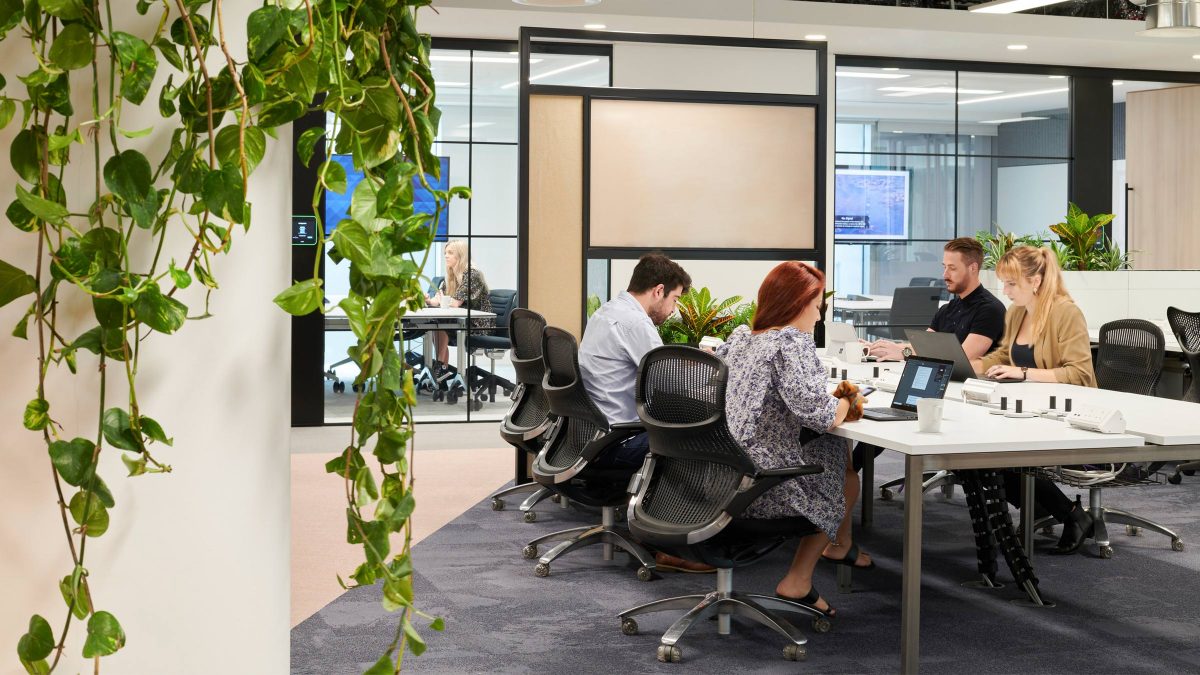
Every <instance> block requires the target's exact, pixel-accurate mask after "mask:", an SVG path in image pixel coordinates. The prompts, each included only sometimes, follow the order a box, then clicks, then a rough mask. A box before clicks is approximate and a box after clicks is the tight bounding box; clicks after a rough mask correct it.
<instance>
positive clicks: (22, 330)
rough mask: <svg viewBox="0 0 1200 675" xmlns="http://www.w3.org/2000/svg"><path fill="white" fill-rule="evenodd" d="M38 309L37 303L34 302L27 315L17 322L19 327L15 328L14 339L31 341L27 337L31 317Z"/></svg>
mask: <svg viewBox="0 0 1200 675" xmlns="http://www.w3.org/2000/svg"><path fill="white" fill-rule="evenodd" d="M36 309H37V302H33V303H32V304H30V305H29V309H27V310H25V315H24V316H22V317H21V320H20V321H18V322H17V325H16V326H14V327H13V331H12V336H13V337H15V338H21V339H22V340H27V339H29V338H28V336H27V333H28V331H29V317H31V316H33V312H34V311H35V310H36Z"/></svg>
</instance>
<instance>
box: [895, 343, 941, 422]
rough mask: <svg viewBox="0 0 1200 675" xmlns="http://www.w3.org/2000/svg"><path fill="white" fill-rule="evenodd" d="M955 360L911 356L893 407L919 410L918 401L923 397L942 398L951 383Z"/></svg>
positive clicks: (901, 377) (898, 387)
mask: <svg viewBox="0 0 1200 675" xmlns="http://www.w3.org/2000/svg"><path fill="white" fill-rule="evenodd" d="M952 372H954V362H953V361H947V360H946V359H934V358H930V357H928V356H915V355H914V356H910V357H908V361H906V362H905V363H904V372H903V373H901V374H900V384H898V385H896V395H895V396H893V397H892V407H893V408H897V409H899V410H907V411H909V412H916V411H917V401H919V400H921V399H923V398H942V397H944V396H945V395H946V387H947V386H949V385H950V374H951V373H952Z"/></svg>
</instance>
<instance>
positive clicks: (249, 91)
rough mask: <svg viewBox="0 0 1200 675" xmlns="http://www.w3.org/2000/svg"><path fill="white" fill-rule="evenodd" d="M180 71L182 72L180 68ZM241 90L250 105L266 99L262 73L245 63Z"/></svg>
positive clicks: (265, 85) (264, 81)
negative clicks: (243, 91)
mask: <svg viewBox="0 0 1200 675" xmlns="http://www.w3.org/2000/svg"><path fill="white" fill-rule="evenodd" d="M180 70H183V69H182V68H180ZM242 89H244V90H245V92H246V98H247V99H248V100H249V103H250V105H258V104H259V103H262V102H263V100H264V99H266V97H267V83H266V80H264V79H263V74H262V71H260V70H259V69H258V68H255V67H254V64H252V63H247V64H246V65H245V66H243V67H242Z"/></svg>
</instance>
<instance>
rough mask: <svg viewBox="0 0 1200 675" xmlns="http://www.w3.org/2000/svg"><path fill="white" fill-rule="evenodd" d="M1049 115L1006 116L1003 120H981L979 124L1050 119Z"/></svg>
mask: <svg viewBox="0 0 1200 675" xmlns="http://www.w3.org/2000/svg"><path fill="white" fill-rule="evenodd" d="M1048 119H1050V118H1049V117H1006V118H1004V119H1002V120H979V122H978V123H979V124H1010V123H1012V122H1033V121H1035V120H1048Z"/></svg>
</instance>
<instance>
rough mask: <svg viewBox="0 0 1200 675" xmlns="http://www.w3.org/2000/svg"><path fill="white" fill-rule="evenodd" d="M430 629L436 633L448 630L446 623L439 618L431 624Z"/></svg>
mask: <svg viewBox="0 0 1200 675" xmlns="http://www.w3.org/2000/svg"><path fill="white" fill-rule="evenodd" d="M429 627H430V628H432V629H434V630H436V631H442V630H446V621H445V620H444V619H442V617H440V616H439V617H438V618H436V619H434V620H433V623H431V624H429Z"/></svg>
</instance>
